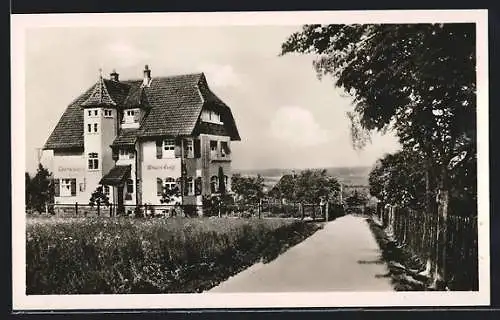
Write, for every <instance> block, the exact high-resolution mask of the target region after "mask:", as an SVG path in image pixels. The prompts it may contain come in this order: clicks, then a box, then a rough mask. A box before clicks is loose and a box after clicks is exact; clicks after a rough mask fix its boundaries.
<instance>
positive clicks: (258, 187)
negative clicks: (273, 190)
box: [231, 174, 264, 204]
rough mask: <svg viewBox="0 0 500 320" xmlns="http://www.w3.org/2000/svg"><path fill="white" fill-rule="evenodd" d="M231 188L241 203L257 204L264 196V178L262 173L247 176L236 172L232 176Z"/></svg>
mask: <svg viewBox="0 0 500 320" xmlns="http://www.w3.org/2000/svg"><path fill="white" fill-rule="evenodd" d="M231 190H232V191H234V193H235V194H236V197H237V200H238V202H239V203H241V204H255V203H258V202H259V200H260V199H262V197H264V179H263V178H262V177H261V176H260V175H257V176H256V177H246V176H242V175H240V174H234V175H233V176H232V178H231Z"/></svg>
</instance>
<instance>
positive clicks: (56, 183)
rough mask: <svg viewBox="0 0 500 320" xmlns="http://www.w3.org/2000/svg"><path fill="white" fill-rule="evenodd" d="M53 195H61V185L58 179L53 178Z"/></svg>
mask: <svg viewBox="0 0 500 320" xmlns="http://www.w3.org/2000/svg"><path fill="white" fill-rule="evenodd" d="M54 195H55V196H56V197H59V196H60V195H61V186H60V185H59V179H54Z"/></svg>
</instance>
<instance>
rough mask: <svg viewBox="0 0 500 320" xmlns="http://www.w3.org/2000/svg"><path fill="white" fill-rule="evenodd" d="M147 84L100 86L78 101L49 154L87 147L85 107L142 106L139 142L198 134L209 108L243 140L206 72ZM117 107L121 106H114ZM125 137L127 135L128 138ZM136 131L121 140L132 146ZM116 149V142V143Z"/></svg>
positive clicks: (57, 132) (70, 108)
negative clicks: (143, 115) (84, 123)
mask: <svg viewBox="0 0 500 320" xmlns="http://www.w3.org/2000/svg"><path fill="white" fill-rule="evenodd" d="M142 83H143V80H142V79H139V80H127V81H120V82H118V81H111V80H106V79H102V78H100V79H99V81H98V82H97V83H96V84H95V85H94V86H92V87H91V88H90V89H88V90H87V91H86V92H85V93H83V94H82V95H81V96H80V97H78V98H77V99H76V100H75V101H73V102H72V103H71V104H70V105H69V106H68V108H67V109H66V110H65V112H64V114H63V115H62V117H61V119H60V120H59V123H58V124H57V125H56V127H55V129H54V131H53V132H52V134H51V135H50V137H49V138H48V140H47V142H46V144H45V147H44V148H45V149H64V148H82V147H83V134H84V128H83V112H82V110H83V108H85V107H87V106H94V105H109V106H110V107H112V106H113V107H116V108H118V109H127V108H137V107H141V108H144V109H145V110H146V114H145V117H144V119H143V120H142V122H141V126H140V128H139V129H138V130H136V131H135V134H136V137H144V138H152V137H160V136H179V135H186V136H188V135H192V134H193V132H194V131H195V129H196V127H197V124H198V120H199V118H200V115H201V111H202V109H203V108H204V107H206V108H211V109H216V110H218V111H219V112H220V113H221V117H222V120H223V122H224V123H225V125H226V126H227V129H228V130H227V131H228V134H229V135H230V136H231V139H232V140H240V136H239V134H238V130H237V128H236V124H235V122H234V118H233V116H232V113H231V110H230V109H229V107H228V106H227V105H225V104H224V103H223V102H222V101H221V100H220V99H219V98H218V97H217V96H216V95H215V94H214V93H213V92H212V91H210V89H209V88H208V84H207V82H206V79H205V76H204V74H203V73H194V74H185V75H177V76H170V77H159V78H154V77H153V78H152V81H151V83H150V85H149V86H145V87H141V85H142ZM113 102H114V103H115V104H114V105H113ZM122 133H123V135H122ZM132 137H133V133H132V131H127V132H125V131H123V130H122V132H121V133H120V134H119V136H118V137H117V139H118V140H115V141H116V143H121V142H122V140H121V139H124V141H125V140H126V143H129V142H128V141H130V140H131V139H132ZM113 144H114V143H113Z"/></svg>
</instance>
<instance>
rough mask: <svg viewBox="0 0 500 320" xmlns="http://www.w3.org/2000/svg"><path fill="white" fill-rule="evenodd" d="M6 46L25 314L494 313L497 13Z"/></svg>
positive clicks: (85, 32) (244, 26) (99, 30)
mask: <svg viewBox="0 0 500 320" xmlns="http://www.w3.org/2000/svg"><path fill="white" fill-rule="evenodd" d="M11 32H12V33H11V36H12V40H11V41H12V52H11V57H12V130H13V131H12V150H11V151H12V164H13V171H12V174H13V186H12V188H13V194H12V199H13V211H12V230H13V231H12V236H13V250H12V252H13V266H12V270H13V307H14V309H20V310H42V309H52V310H53V309H113V308H120V309H132V308H142V309H151V308H153V309H154V308H167V309H168V308H173V309H175V308H184V309H189V308H195V309H196V308H272V307H286V308H294V307H353V306H356V307H359V306H361V307H363V306H433V305H437V306H447V305H450V306H468V305H488V304H489V299H490V296H489V290H490V289H489V273H490V270H489V239H488V236H489V204H488V201H489V196H488V194H489V185H488V176H489V173H488V69H487V68H488V60H487V59H488V40H487V11H486V10H441V11H439V10H433V11H416V10H415V11H411V10H408V11H372V12H368V11H367V12H362V11H352V12H347V11H346V12H342V11H337V12H334V11H331V12H328V11H325V12H254V13H252V12H246V13H244V12H240V13H238V12H233V13H231V12H226V13H222V12H219V13H215V12H213V13H141V14H139V13H137V14H125V13H116V14H111V13H110V14H60V15H50V14H38V15H13V16H12V31H11ZM482 142H484V143H482ZM22 175H24V183H23V182H22V180H21V179H23V177H22Z"/></svg>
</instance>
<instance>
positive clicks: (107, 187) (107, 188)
mask: <svg viewBox="0 0 500 320" xmlns="http://www.w3.org/2000/svg"><path fill="white" fill-rule="evenodd" d="M103 189H104V194H105V195H107V196H108V197H109V186H104V188H103Z"/></svg>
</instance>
